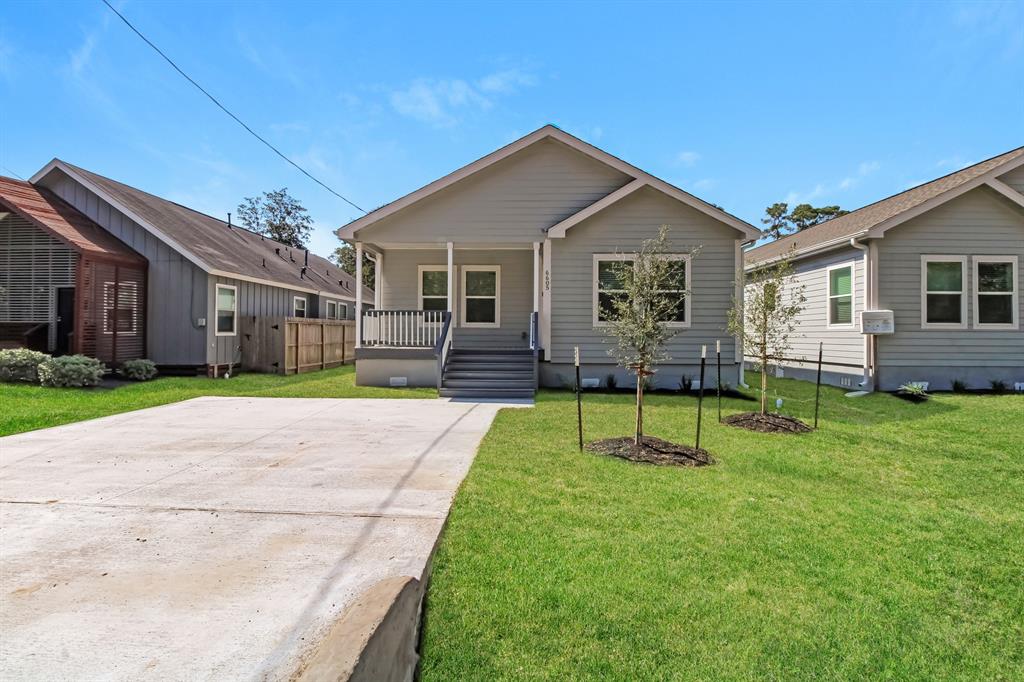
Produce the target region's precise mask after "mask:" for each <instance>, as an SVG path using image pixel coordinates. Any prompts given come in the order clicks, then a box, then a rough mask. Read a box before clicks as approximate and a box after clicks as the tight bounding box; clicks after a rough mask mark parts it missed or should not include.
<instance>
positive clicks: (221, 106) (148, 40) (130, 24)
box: [102, 0, 366, 213]
mask: <svg viewBox="0 0 1024 682" xmlns="http://www.w3.org/2000/svg"><path fill="white" fill-rule="evenodd" d="M102 2H103V4H104V5H106V6H107V7H108V8H110V11H111V12H113V13H114V14H116V15H117V16H118V18H119V19H120V20H121V21H123V22H124V23H125V26H127V27H128V28H130V29H131V30H132V31H133V32H134V33H135V35H137V36H139V37H140V38H142V40H143V42H145V43H146V44H147V45H149V46H150V47H151V48H153V49H154V50H155V51H156V53H157V54H158V55H160V56H161V57H163V58H164V61H166V62H167V63H168V64H170V65H171V66H172V67H174V70H175V71H177V72H178V73H180V74H181V75H182V77H184V78H185V80H187V81H188V82H189V83H191V84H192V85H194V86H195V87H196V88H197V89H198V90H199V92H201V93H203V94H204V95H206V96H207V97H208V98H209V99H210V101H211V102H213V103H214V104H216V105H217V107H218V108H220V110H221V111H223V112H224V113H225V114H227V115H228V116H230V117H231V118H233V119H234V120H235V122H236V123H238V125H240V126H242V127H243V128H245V129H246V130H247V131H248V132H249V134H250V135H252V136H253V137H255V138H256V139H257V140H259V141H260V142H262V143H263V144H265V145H266V146H267V147H269V148H270V150H271V151H273V152H274V153H275V154H277V155H278V156H280V157H281V158H282V159H284V160H285V161H287V162H288V163H290V164H291V165H293V166H295V167H296V168H297V169H299V172H301V173H302V174H303V175H305V176H306V177H307V178H309V179H310V180H312V181H313V182H315V183H316V184H318V185H320V186H321V187H323V188H324V189H325V190H327V191H328V192H330V193H331V194H333V195H334V196H336V197H338V198H339V199H341V200H342V201H344V202H345V203H346V204H348V205H349V206H351V207H353V208H355V209H357V210H359V211H362V212H363V213H366V210H365V209H362V208H359V206H356V205H355V204H354V203H352V202H351V201H349V200H348V199H346V198H345V197H343V196H341V195H340V194H338V193H337V192H335V191H334V190H333V189H331V188H330V187H328V186H327V185H326V184H324V183H323V182H321V181H320V180H319V179H317V178H316V177H314V176H313V174H312V173H310V172H309V171H307V170H306V169H305V168H303V167H302V166H300V165H299V164H297V163H295V162H294V161H292V160H291V159H289V158H288V157H287V156H285V155H284V153H282V152H281V150H280V149H278V148H277V147H275V146H274V145H272V144H270V143H269V142H267V141H266V140H265V139H264V138H263V137H261V136H260V134H259V133H257V132H256V131H255V130H253V129H252V128H250V127H249V126H247V125H246V124H245V122H244V121H242V119H240V118H238V117H237V116H235V115H234V114H233V113H231V111H230V110H229V109H228V108H227V107H226V106H224V105H223V104H221V103H220V102H219V101H218V100H217V98H216V97H214V96H213V95H211V94H210V93H209V92H207V91H206V88H204V87H203V86H202V85H200V84H199V83H197V82H195V80H193V79H192V77H191V76H189V75H188V74H187V73H185V72H184V71H182V70H181V67H179V66H178V65H177V64H175V63H174V60H172V59H171V58H170V57H168V56H167V55H166V54H164V52H163V50H161V49H160V48H159V47H157V46H156V45H154V44H153V41H151V40H150V39H149V38H147V37H146V36H144V35H142V32H141V31H140V30H139V29H137V28H135V26H133V25H132V22H130V21H128V20H127V19H126V18H125V17H124V15H123V14H121V13H120V12H118V11H117V10H116V9H115V8H114V6H113V5H111V4H110V3H109V2H108V1H107V0H102Z"/></svg>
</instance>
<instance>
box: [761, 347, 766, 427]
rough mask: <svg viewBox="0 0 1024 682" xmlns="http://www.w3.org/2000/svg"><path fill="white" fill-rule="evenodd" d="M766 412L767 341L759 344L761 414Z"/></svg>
mask: <svg viewBox="0 0 1024 682" xmlns="http://www.w3.org/2000/svg"><path fill="white" fill-rule="evenodd" d="M767 411H768V340H767V339H766V338H762V343H761V414H765V413H766V412H767Z"/></svg>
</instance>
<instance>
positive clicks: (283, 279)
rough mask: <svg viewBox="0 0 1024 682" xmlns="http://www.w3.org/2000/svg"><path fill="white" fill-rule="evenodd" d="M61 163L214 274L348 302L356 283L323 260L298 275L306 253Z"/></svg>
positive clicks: (369, 293) (311, 261)
mask: <svg viewBox="0 0 1024 682" xmlns="http://www.w3.org/2000/svg"><path fill="white" fill-rule="evenodd" d="M60 163H62V164H64V165H66V166H68V167H69V168H70V169H71V170H72V171H74V172H76V173H79V174H81V175H82V176H83V177H84V178H85V179H86V180H88V181H89V182H91V183H94V184H95V185H96V186H97V187H99V188H100V189H102V190H103V191H104V192H105V193H106V194H108V195H109V196H110V197H112V198H113V199H115V200H116V201H118V202H119V203H121V204H122V205H124V206H125V207H126V208H128V209H130V210H131V211H132V212H133V213H135V214H136V215H137V216H138V217H140V218H142V219H143V220H145V221H146V222H148V223H150V224H151V225H152V226H153V227H155V228H157V229H158V230H160V231H161V232H163V233H164V234H165V235H167V236H168V237H169V238H170V239H173V240H174V241H175V242H177V243H178V244H180V245H181V246H182V247H183V248H185V249H187V250H188V251H189V253H191V254H193V255H194V256H195V257H196V258H198V259H199V260H201V261H202V262H203V263H205V264H206V265H208V266H210V267H211V268H213V269H215V270H222V271H224V272H226V273H231V274H234V275H240V276H242V277H251V278H254V279H262V280H268V281H271V282H274V283H275V284H279V285H280V286H282V287H295V288H300V289H316V290H319V291H324V292H327V293H331V294H335V295H338V296H346V297H349V298H351V297H354V296H355V293H356V289H355V278H353V277H352V276H351V275H349V274H348V273H346V272H344V271H342V270H341V268H339V267H338V266H337V265H335V264H334V263H332V262H330V261H328V260H327V259H326V258H322V257H320V256H317V255H316V254H313V253H310V254H309V267H308V268H307V270H306V273H305V275H303V274H302V267H303V265H304V264H305V263H304V261H305V252H304V251H302V250H300V249H291V248H288V247H286V246H285V245H283V244H281V243H279V242H276V241H274V240H272V239H268V238H263V237H261V236H260V235H258V234H256V233H255V232H251V231H249V230H247V229H245V228H242V227H238V226H232V227H228V224H227V222H226V221H224V220H219V219H217V218H214V217H212V216H208V215H206V214H205V213H200V212H199V211H194V210H192V209H191V208H188V207H187V206H182V205H181V204H177V203H175V202H173V201H168V200H167V199H162V198H160V197H158V196H155V195H153V194H149V193H148V192H143V191H142V190H140V189H136V188H134V187H131V186H129V185H125V184H124V183H121V182H117V181H116V180H111V179H110V178H107V177H104V176H102V175H98V174H97V173H93V172H92V171H88V170H85V169H84V168H81V167H79V166H75V165H73V164H70V163H68V162H66V161H61V162H60ZM363 294H364V297H365V298H366V299H367V300H372V299H373V292H372V290H370V289H365V288H364V290H363Z"/></svg>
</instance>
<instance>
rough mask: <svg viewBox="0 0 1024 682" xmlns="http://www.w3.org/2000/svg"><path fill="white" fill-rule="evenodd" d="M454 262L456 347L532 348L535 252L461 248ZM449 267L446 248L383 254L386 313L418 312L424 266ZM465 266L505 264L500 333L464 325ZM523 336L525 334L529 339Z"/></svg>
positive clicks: (453, 338)
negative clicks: (420, 270) (462, 323)
mask: <svg viewBox="0 0 1024 682" xmlns="http://www.w3.org/2000/svg"><path fill="white" fill-rule="evenodd" d="M453 258H454V261H455V266H456V269H457V272H456V273H455V274H456V277H455V301H454V306H453V307H454V309H455V310H456V322H457V324H456V326H455V328H454V329H453V336H452V340H453V341H454V343H455V345H456V346H461V347H466V346H476V347H487V346H492V347H494V346H512V347H519V346H521V347H524V348H525V347H528V346H529V330H530V314H531V313H532V312H533V251H532V249H531V250H529V251H527V250H521V249H494V250H475V249H474V250H462V249H456V250H455V252H454V254H453ZM420 265H434V266H447V265H448V252H447V250H441V249H438V250H434V249H388V250H387V251H385V253H384V269H383V272H382V286H381V293H382V296H383V298H382V303H383V305H382V309H383V310H418V309H419V308H420V302H419V281H418V277H419V266H420ZM463 265H499V266H501V300H500V320H499V321H500V323H501V326H500V327H499V328H497V329H480V328H466V327H462V326H461V325H460V324H458V322H459V321H460V320H461V301H462V267H461V266H463ZM524 334H525V335H526V336H525V337H524Z"/></svg>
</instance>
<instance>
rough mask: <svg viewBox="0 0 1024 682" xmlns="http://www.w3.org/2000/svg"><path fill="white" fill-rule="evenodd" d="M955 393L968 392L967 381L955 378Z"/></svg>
mask: <svg viewBox="0 0 1024 682" xmlns="http://www.w3.org/2000/svg"><path fill="white" fill-rule="evenodd" d="M953 393H967V382H966V381H962V380H960V379H953Z"/></svg>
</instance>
